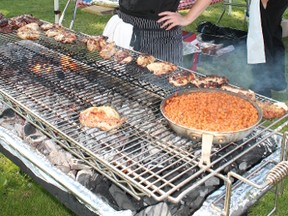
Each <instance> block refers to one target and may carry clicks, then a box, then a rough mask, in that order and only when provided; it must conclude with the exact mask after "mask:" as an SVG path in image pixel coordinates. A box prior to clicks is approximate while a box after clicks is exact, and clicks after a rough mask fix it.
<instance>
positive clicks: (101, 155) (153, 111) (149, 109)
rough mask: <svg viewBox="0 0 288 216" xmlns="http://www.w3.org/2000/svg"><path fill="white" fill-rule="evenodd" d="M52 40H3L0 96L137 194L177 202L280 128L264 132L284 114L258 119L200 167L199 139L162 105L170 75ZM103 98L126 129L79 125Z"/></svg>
mask: <svg viewBox="0 0 288 216" xmlns="http://www.w3.org/2000/svg"><path fill="white" fill-rule="evenodd" d="M43 41H44V39H43ZM43 41H41V40H40V43H42V44H44V42H43ZM45 43H46V42H45ZM47 44H49V46H47V47H44V46H42V45H39V44H37V43H34V42H31V41H20V42H17V43H10V44H7V45H6V46H2V47H0V68H1V70H0V71H1V72H0V73H1V78H0V94H1V97H2V98H1V99H2V100H3V101H5V102H6V103H7V104H9V105H10V106H11V107H12V108H13V109H15V110H16V111H17V112H18V113H20V114H21V115H22V116H24V117H26V118H28V120H30V121H31V122H32V123H33V124H34V125H35V126H37V127H38V128H40V129H41V130H42V131H43V132H44V133H46V134H47V135H48V136H50V137H53V138H54V139H55V140H57V142H58V143H59V144H61V145H62V146H64V147H65V148H66V149H67V150H68V151H70V152H71V153H73V154H74V155H76V156H77V157H78V158H81V159H83V160H85V162H86V163H87V164H90V165H91V166H93V167H94V168H95V169H96V170H97V171H99V172H100V173H102V174H103V175H105V176H106V177H108V178H109V179H111V180H112V181H113V182H114V183H116V184H117V185H118V186H120V187H121V188H123V189H125V190H126V191H128V192H129V193H130V194H131V195H133V196H134V197H136V198H138V199H140V197H141V196H149V197H153V198H154V199H155V200H159V201H160V200H165V199H167V200H169V201H171V202H174V203H176V202H179V201H180V200H181V198H182V197H183V196H184V195H185V194H187V193H188V192H189V191H191V190H193V189H195V188H197V187H198V186H199V185H201V184H202V183H203V182H205V181H206V180H207V179H209V178H210V177H212V176H215V175H217V176H218V177H220V178H222V174H223V173H225V171H224V170H225V168H226V167H228V166H230V165H231V164H232V163H233V162H234V161H236V160H237V159H239V158H241V156H243V155H244V154H246V153H247V152H249V151H251V149H253V148H255V147H256V146H257V145H258V144H259V143H260V141H261V139H260V141H259V142H258V141H257V142H256V141H255V138H256V137H258V138H259V137H261V136H262V137H263V138H262V139H265V138H267V137H269V136H271V133H272V134H273V133H276V131H274V132H269V133H268V134H267V131H268V129H269V128H271V127H273V126H274V125H276V124H277V123H278V122H279V121H280V120H281V119H280V120H279V121H276V122H275V123H271V124H270V125H268V127H267V128H266V129H264V128H262V127H261V125H260V126H259V127H258V128H257V130H256V131H255V132H254V133H253V134H252V135H251V136H250V137H248V138H247V139H245V140H243V141H241V142H239V143H230V144H227V145H225V146H221V145H219V146H216V147H215V148H213V152H212V163H211V167H208V168H207V169H201V168H199V167H198V163H199V159H200V154H201V152H200V150H201V143H199V142H196V141H191V140H187V139H184V138H181V137H179V136H177V135H176V134H175V133H174V132H172V131H171V130H170V128H169V127H168V125H167V123H166V121H165V119H164V118H163V117H162V115H161V113H160V111H159V106H160V103H161V101H162V99H163V97H164V96H166V95H167V94H170V93H172V92H173V91H175V90H177V89H176V88H173V87H171V86H169V85H167V77H165V76H163V77H157V78H155V76H154V75H152V74H151V73H149V72H147V71H145V70H139V69H137V67H136V66H135V65H133V64H131V65H128V66H123V65H122V66H120V65H117V64H116V63H115V62H113V61H103V60H101V59H99V57H98V56H97V53H95V54H89V53H85V52H84V51H83V50H82V51H79V49H81V48H78V50H74V51H73V47H70V46H67V45H60V46H58V48H57V49H59V50H57V49H56V47H55V46H54V45H53V42H47ZM62 46H63V47H64V46H65V47H66V49H64V48H63V47H62ZM54 48H55V50H57V51H59V52H56V51H55V50H53V49H54ZM72 51H73V52H72ZM64 53H66V54H64ZM133 54H134V55H135V56H136V55H137V53H133ZM91 55H92V56H91ZM100 105H109V106H112V107H114V108H115V109H116V110H117V111H118V112H119V113H120V115H121V116H122V117H124V118H126V119H127V120H126V122H125V123H124V124H123V125H122V126H121V128H119V129H118V130H114V131H109V132H104V131H100V130H98V129H88V128H85V127H82V126H81V125H80V123H79V119H78V118H79V112H80V111H82V110H84V109H86V108H88V107H91V106H100ZM286 117H287V116H286ZM263 124H266V125H267V122H263ZM261 128H262V129H261Z"/></svg>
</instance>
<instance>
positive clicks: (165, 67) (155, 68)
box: [147, 62, 177, 76]
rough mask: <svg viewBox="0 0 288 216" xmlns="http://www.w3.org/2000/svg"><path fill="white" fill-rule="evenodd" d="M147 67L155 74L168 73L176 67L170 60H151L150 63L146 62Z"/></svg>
mask: <svg viewBox="0 0 288 216" xmlns="http://www.w3.org/2000/svg"><path fill="white" fill-rule="evenodd" d="M147 68H148V70H149V71H151V72H153V73H154V74H155V75H157V76H160V75H162V74H168V73H171V72H173V71H175V70H176V69H177V66H176V65H175V64H172V63H170V62H153V63H151V64H148V65H147Z"/></svg>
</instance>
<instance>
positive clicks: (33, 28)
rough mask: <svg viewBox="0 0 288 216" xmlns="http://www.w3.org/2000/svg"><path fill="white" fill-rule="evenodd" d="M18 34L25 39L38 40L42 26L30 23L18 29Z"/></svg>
mask: <svg viewBox="0 0 288 216" xmlns="http://www.w3.org/2000/svg"><path fill="white" fill-rule="evenodd" d="M17 35H18V37H20V38H21V39H24V40H37V39H39V37H40V28H39V25H38V24H37V23H29V24H27V25H25V26H22V27H20V28H19V29H18V30H17Z"/></svg>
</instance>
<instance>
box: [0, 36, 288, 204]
mask: <svg viewBox="0 0 288 216" xmlns="http://www.w3.org/2000/svg"><path fill="white" fill-rule="evenodd" d="M11 35H12V37H10V36H9V37H7V42H11V40H12V42H13V43H14V44H15V42H17V41H18V40H17V39H16V38H15V41H13V40H14V39H13V34H11ZM1 36H2V35H1ZM11 38H12V39H11ZM37 43H38V42H37ZM39 44H43V45H47V44H48V45H50V47H49V46H48V47H46V48H48V51H47V52H52V53H53V54H57V55H59V56H69V57H70V58H71V59H72V60H73V61H74V62H77V64H79V65H81V66H83V67H85V68H91V70H94V69H95V68H96V69H97V71H99V73H103V74H105V76H108V75H109V76H108V77H111V79H116V80H117V81H119V82H120V81H121V82H123V83H127V85H128V86H130V87H131V86H132V87H133V88H139V89H143V90H144V91H145V92H149V93H151V94H153V95H154V96H155V98H157V99H158V100H159V101H158V102H161V99H164V97H165V96H166V95H168V94H171V91H177V88H174V87H173V88H172V87H171V86H168V87H165V86H164V88H163V82H164V81H166V82H164V84H166V85H167V80H166V79H165V78H163V77H161V78H157V79H155V77H153V76H152V75H151V74H147V73H143V74H140V75H139V74H137V73H133V74H128V75H127V74H125V72H126V70H125V68H124V66H120V65H117V64H116V63H115V62H113V61H103V63H101V64H100V68H99V63H97V62H96V63H95V62H94V61H95V60H94V61H92V60H91V61H86V62H85V61H84V60H83V58H81V57H78V56H77V55H76V56H73V55H71V54H69V55H67V53H66V51H67V50H68V51H69V49H70V48H71V46H69V45H61V46H60V47H62V46H63V47H66V49H63V50H62V49H61V48H59V49H60V51H63V53H60V52H57V51H55V50H54V49H53V46H54V45H55V44H54V43H53V41H51V39H48V42H47V40H46V38H45V37H43V38H42V37H41V39H40V40H39ZM51 47H52V48H51ZM25 48H26V49H28V50H29V49H30V48H28V47H25ZM0 49H1V47H0ZM71 49H72V50H73V47H72V48H71ZM68 53H69V52H68ZM38 54H39V55H40V53H38ZM133 54H134V55H135V56H137V55H138V54H139V53H137V52H133ZM43 55H44V54H43ZM95 55H96V54H93V55H92V59H93V58H94V57H95ZM71 56H72V57H71ZM115 67H116V68H117V69H118V70H115ZM179 70H180V71H183V70H184V69H183V68H179ZM130 71H131V70H130ZM111 72H112V73H111ZM123 74H124V75H123ZM197 75H199V76H201V74H197ZM9 93H10V92H9ZM0 95H1V98H0V99H1V100H2V101H3V102H5V103H6V104H7V105H8V106H10V107H11V108H12V109H14V110H15V111H16V112H17V113H18V114H20V115H21V116H22V117H23V118H25V119H27V120H28V121H30V122H31V123H32V124H33V125H34V126H35V127H37V128H38V129H40V130H41V131H42V132H43V133H44V134H46V135H47V136H48V137H50V138H52V139H53V140H55V141H56V142H57V143H58V144H59V145H61V146H62V147H64V148H65V149H66V150H67V151H69V152H71V153H72V154H73V155H76V156H77V157H78V158H80V159H81V160H83V161H84V162H85V163H87V164H88V165H89V166H91V167H93V168H94V169H95V170H97V171H98V172H99V173H101V174H102V175H104V176H106V177H107V178H109V179H110V180H112V181H113V182H114V183H115V184H117V185H118V186H119V187H121V188H122V189H124V190H126V191H127V192H128V193H129V194H131V195H132V196H133V197H134V198H136V199H141V197H143V196H148V197H152V198H153V199H155V200H157V201H162V200H168V201H170V202H173V203H178V202H180V200H181V199H182V198H183V197H184V196H185V195H186V194H187V193H189V192H190V191H191V190H193V189H195V188H197V187H198V186H200V185H201V184H202V183H204V182H205V181H206V180H208V179H209V178H210V177H212V176H217V177H219V178H221V179H223V180H224V181H227V177H226V176H224V175H222V174H221V170H223V169H224V167H226V166H229V165H230V164H231V163H233V162H234V161H236V160H237V159H240V158H241V157H242V156H243V155H245V154H246V153H248V152H250V151H251V150H252V149H254V148H255V147H256V146H257V145H258V144H260V143H261V142H262V141H263V140H265V139H267V138H269V137H270V136H272V135H273V134H275V133H277V132H279V131H280V130H282V129H283V127H285V125H283V124H282V125H281V126H280V127H277V128H276V129H273V130H272V131H270V132H269V133H268V135H266V137H264V138H263V139H262V140H260V141H258V142H256V143H255V144H253V145H252V146H251V147H249V148H247V149H246V150H245V151H244V152H242V153H241V154H238V155H237V157H235V158H234V159H233V160H230V161H228V162H227V163H225V164H224V165H222V166H220V167H218V168H217V169H215V168H212V166H213V165H215V164H216V163H217V162H219V161H220V160H222V159H223V158H225V157H226V155H224V156H222V157H220V158H218V159H217V160H216V161H213V162H212V163H211V166H209V167H207V168H205V169H200V170H199V171H198V172H196V173H194V175H190V177H189V178H187V179H185V180H183V181H182V182H181V184H179V185H178V186H177V187H171V189H170V190H168V192H163V191H161V188H162V186H161V187H159V188H158V187H157V186H155V185H153V184H152V185H151V186H150V187H151V189H147V188H146V187H144V186H143V185H142V183H143V182H145V179H142V180H141V181H140V182H141V183H139V181H138V182H137V181H135V179H133V178H131V177H130V176H128V175H125V173H123V172H122V171H123V170H124V171H125V170H129V167H125V166H123V165H121V164H117V163H116V165H114V166H113V165H112V164H110V163H107V161H105V160H103V158H101V157H99V156H98V155H95V154H94V153H93V152H92V151H91V150H90V149H88V148H86V147H85V146H83V145H82V144H80V143H79V142H77V141H76V140H74V139H73V138H71V137H70V136H68V135H67V134H65V133H63V132H62V131H61V130H59V129H57V128H56V127H55V126H53V125H52V124H51V123H49V121H47V120H45V119H44V118H42V117H41V116H40V115H39V114H37V113H36V112H33V111H32V109H31V108H29V107H27V106H26V105H24V104H23V103H21V102H19V100H17V99H15V98H14V97H12V96H11V95H9V94H8V93H7V92H5V91H3V90H2V89H0ZM257 97H258V99H260V100H271V101H274V100H272V99H267V98H264V97H261V96H259V95H258V96H257ZM274 102H275V101H274ZM159 105H160V103H159ZM52 112H53V110H52ZM287 117H288V114H286V115H285V116H284V117H282V118H281V119H278V120H277V121H275V122H273V123H269V124H268V122H267V121H264V122H262V123H261V125H259V127H258V128H263V129H262V130H261V132H260V133H258V134H256V135H253V136H252V137H250V138H249V139H248V140H246V141H245V142H243V143H240V144H236V143H230V144H228V145H225V146H224V147H223V148H229V146H232V147H233V146H237V147H236V148H234V152H235V151H237V149H240V148H242V147H243V146H245V145H246V144H247V143H248V142H249V140H252V139H254V138H257V137H259V135H260V134H261V133H264V132H266V131H268V130H269V129H272V128H274V127H276V126H277V125H279V124H281V122H282V121H283V120H284V119H286V118H287ZM159 118H161V116H160V117H159ZM267 124H268V126H267ZM264 125H265V127H264ZM146 136H147V139H151V140H152V141H153V142H156V141H155V137H153V136H148V135H147V134H146ZM159 144H160V147H161V148H162V149H161V150H163V151H165V152H167V154H173V155H174V156H175V157H176V158H182V159H183V158H184V159H186V160H187V161H188V162H187V163H186V165H190V164H192V166H195V167H197V165H198V162H199V160H198V159H196V158H195V156H193V155H191V154H189V153H188V152H185V151H183V149H181V148H178V147H177V146H174V145H165V144H164V143H161V142H160V143H159V142H157V145H159ZM155 145H156V144H155ZM158 147H159V146H158ZM212 156H213V154H212ZM191 158H192V159H191ZM193 159H194V160H193ZM129 160H130V159H129ZM132 161H133V160H132ZM119 168H120V170H119ZM142 168H143V167H142ZM143 169H145V167H144V168H143ZM204 172H208V173H209V174H207V175H206V176H205V177H203V178H202V179H201V180H199V181H197V182H196V184H192V185H190V186H189V187H188V188H186V189H184V190H182V186H183V185H187V183H188V182H190V181H191V180H194V179H196V178H197V177H198V176H200V174H203V173H204ZM153 175H156V174H155V173H154V174H152V176H153ZM135 177H137V174H136V175H135ZM159 181H164V182H166V183H167V184H171V185H173V184H172V183H171V182H170V181H168V182H167V181H166V180H165V179H161V178H159ZM148 182H149V181H148ZM148 184H151V183H148ZM177 190H180V191H181V193H180V194H179V193H178V195H177V196H173V195H171V194H173V193H174V192H175V191H177ZM156 192H157V194H156Z"/></svg>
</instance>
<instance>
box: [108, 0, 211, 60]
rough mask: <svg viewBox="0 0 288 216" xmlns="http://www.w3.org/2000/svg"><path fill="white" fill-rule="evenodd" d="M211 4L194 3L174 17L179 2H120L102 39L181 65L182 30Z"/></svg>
mask: <svg viewBox="0 0 288 216" xmlns="http://www.w3.org/2000/svg"><path fill="white" fill-rule="evenodd" d="M210 2H211V0H197V1H196V2H195V4H194V5H193V6H192V7H191V9H190V10H189V11H188V13H187V14H186V15H185V16H182V15H181V14H179V13H177V8H178V5H179V3H180V0H119V10H118V11H117V15H114V16H112V18H111V19H110V20H109V22H108V23H107V25H106V27H105V29H104V31H103V35H104V36H108V38H109V39H110V40H111V41H114V42H115V43H116V45H118V46H121V47H124V48H132V49H133V50H135V51H139V52H141V53H147V54H150V55H153V56H154V57H156V58H159V59H161V60H164V61H169V62H172V63H174V64H177V65H182V64H183V45H182V29H181V26H187V25H189V24H191V23H192V22H193V21H194V20H195V19H196V18H197V17H198V16H199V15H200V14H201V13H202V12H203V11H204V10H205V9H206V8H207V7H208V6H209V4H210Z"/></svg>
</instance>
